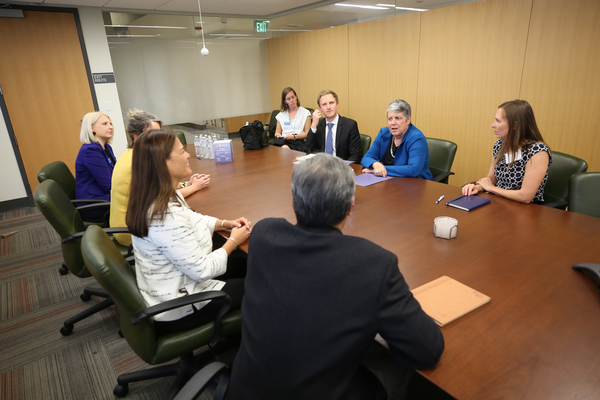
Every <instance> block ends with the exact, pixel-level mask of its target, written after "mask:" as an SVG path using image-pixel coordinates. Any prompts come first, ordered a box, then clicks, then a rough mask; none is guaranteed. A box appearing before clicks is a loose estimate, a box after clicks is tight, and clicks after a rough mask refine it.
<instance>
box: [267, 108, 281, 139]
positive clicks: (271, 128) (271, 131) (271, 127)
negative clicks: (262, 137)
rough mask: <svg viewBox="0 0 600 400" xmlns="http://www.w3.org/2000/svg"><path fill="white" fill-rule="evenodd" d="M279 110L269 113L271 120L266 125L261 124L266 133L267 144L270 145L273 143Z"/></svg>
mask: <svg viewBox="0 0 600 400" xmlns="http://www.w3.org/2000/svg"><path fill="white" fill-rule="evenodd" d="M279 113H280V111H279V110H273V111H271V118H270V119H269V123H268V124H263V127H264V129H265V132H267V140H268V141H269V144H272V143H273V142H274V141H275V129H277V119H276V118H275V117H277V114H279Z"/></svg>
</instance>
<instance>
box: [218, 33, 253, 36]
mask: <svg viewBox="0 0 600 400" xmlns="http://www.w3.org/2000/svg"><path fill="white" fill-rule="evenodd" d="M209 36H251V35H248V34H246V33H209Z"/></svg>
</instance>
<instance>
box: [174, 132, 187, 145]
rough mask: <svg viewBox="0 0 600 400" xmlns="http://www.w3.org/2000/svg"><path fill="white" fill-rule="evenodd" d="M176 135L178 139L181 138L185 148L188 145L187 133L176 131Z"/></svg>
mask: <svg viewBox="0 0 600 400" xmlns="http://www.w3.org/2000/svg"><path fill="white" fill-rule="evenodd" d="M175 133H176V134H177V137H178V138H179V141H180V142H181V144H182V145H184V146H185V145H186V144H187V140H186V138H185V133H184V132H183V131H175Z"/></svg>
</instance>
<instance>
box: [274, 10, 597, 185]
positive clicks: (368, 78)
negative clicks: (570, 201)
mask: <svg viewBox="0 0 600 400" xmlns="http://www.w3.org/2000/svg"><path fill="white" fill-rule="evenodd" d="M598 21H600V2H598V1H597V0H482V1H479V2H475V3H468V4H463V5H458V6H454V7H447V8H442V9H436V10H432V11H428V12H424V13H414V14H408V15H402V16H397V17H391V18H386V19H380V20H376V21H369V22H363V23H358V24H352V25H347V26H342V27H337V28H329V29H324V30H320V31H313V32H308V33H300V34H297V35H293V36H286V37H282V38H274V39H270V40H269V41H268V52H269V75H270V76H269V85H270V91H271V105H272V108H273V109H277V108H279V102H280V94H281V90H282V89H283V88H284V87H286V86H292V87H294V89H296V91H297V92H298V94H299V96H300V97H301V99H302V101H303V105H306V106H308V107H311V108H314V106H315V100H314V98H315V97H316V95H317V93H318V92H319V91H320V90H321V89H324V88H330V89H333V90H335V91H336V92H337V93H338V95H339V96H340V109H339V111H340V114H342V115H344V116H348V117H350V118H353V119H355V120H357V122H358V125H359V128H360V131H361V133H365V134H368V135H370V136H372V137H375V135H376V134H377V132H378V130H379V129H380V128H381V127H383V126H386V121H385V109H386V106H387V104H388V103H389V102H390V101H392V100H394V99H397V98H402V99H404V100H406V101H408V102H409V103H410V104H411V106H412V109H413V110H412V112H413V122H414V124H415V125H416V126H417V127H419V128H420V129H421V130H422V131H423V132H424V133H425V135H426V136H431V137H437V138H442V139H447V140H452V141H454V142H456V143H457V144H458V152H457V154H456V159H455V161H454V166H453V168H452V169H453V171H454V172H456V175H455V176H453V177H451V178H450V183H451V184H454V185H462V184H463V183H465V182H468V181H472V180H475V179H478V178H481V177H482V176H484V175H485V174H486V173H487V170H488V167H489V163H490V161H491V152H492V144H493V143H494V141H495V138H494V134H493V131H492V129H491V124H492V122H493V118H494V114H495V112H496V109H497V107H498V105H500V104H501V103H502V102H504V101H508V100H514V99H517V98H521V99H525V100H528V101H529V102H530V103H531V105H532V106H533V109H534V111H535V114H536V118H537V122H538V125H539V126H540V130H541V132H542V135H543V136H544V138H545V140H546V141H547V143H548V144H549V145H550V147H551V148H552V149H553V150H558V151H562V152H565V153H569V154H572V155H575V156H578V157H581V158H584V159H585V160H586V161H587V162H588V163H589V165H590V168H589V170H590V171H600V139H598V134H597V133H596V131H597V130H598V129H597V127H596V126H595V125H596V124H595V115H596V112H597V110H598V109H600V74H599V73H598V65H600V25H599V24H598V23H597V22H598ZM294 38H295V39H294ZM294 41H295V42H296V43H295V49H294ZM294 50H295V51H294ZM294 58H295V59H297V65H298V78H296V76H295V73H294V72H295V69H294V66H293V65H290V64H291V63H293V60H294ZM328 58H330V59H331V61H328ZM282 71H287V72H289V73H282ZM296 79H297V80H296ZM294 85H296V86H294ZM306 99H308V101H307V100H306Z"/></svg>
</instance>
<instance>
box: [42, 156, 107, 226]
mask: <svg viewBox="0 0 600 400" xmlns="http://www.w3.org/2000/svg"><path fill="white" fill-rule="evenodd" d="M37 179H38V182H39V183H42V182H44V181H45V180H47V179H52V180H53V181H54V182H56V183H58V185H59V186H60V188H61V189H62V190H63V191H64V192H65V194H66V195H67V197H68V198H69V200H71V203H73V204H82V203H84V204H85V205H88V204H97V203H106V204H109V205H108V206H106V212H107V213H108V211H109V210H110V202H108V201H106V200H104V199H76V198H75V177H74V176H73V174H72V173H71V170H70V169H69V167H67V164H65V163H64V162H62V161H54V162H51V163H50V164H48V165H45V166H43V167H42V169H40V172H38V175H37ZM85 205H84V206H79V207H77V208H78V209H81V207H84V208H83V209H85ZM83 223H84V225H85V226H88V225H100V226H103V227H108V226H109V225H108V215H105V218H104V221H103V222H93V221H85V220H84V221H83Z"/></svg>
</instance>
